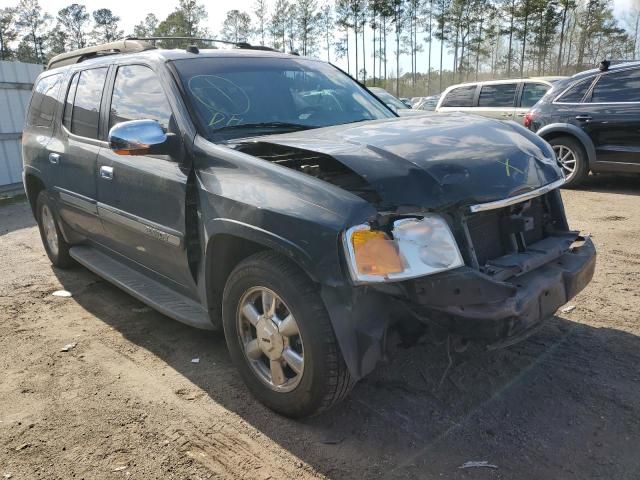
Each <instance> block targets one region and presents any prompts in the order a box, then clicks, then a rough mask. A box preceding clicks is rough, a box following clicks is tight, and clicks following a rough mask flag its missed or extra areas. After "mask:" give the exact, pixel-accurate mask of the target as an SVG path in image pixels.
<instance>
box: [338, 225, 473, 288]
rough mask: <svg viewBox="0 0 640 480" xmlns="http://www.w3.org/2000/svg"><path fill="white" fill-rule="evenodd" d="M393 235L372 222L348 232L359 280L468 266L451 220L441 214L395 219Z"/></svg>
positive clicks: (351, 264) (351, 261)
mask: <svg viewBox="0 0 640 480" xmlns="http://www.w3.org/2000/svg"><path fill="white" fill-rule="evenodd" d="M391 234H392V236H390V235H388V234H387V233H386V232H383V231H381V230H372V229H371V227H370V226H369V225H356V226H354V227H351V228H350V229H349V230H347V231H346V232H345V234H344V243H345V249H346V252H347V261H348V264H349V271H350V272H351V276H352V277H353V280H354V281H355V282H357V283H371V282H392V281H398V280H406V279H409V278H415V277H422V276H424V275H431V274H434V273H438V272H442V271H445V270H450V269H453V268H457V267H461V266H463V265H464V260H463V259H462V256H461V255H460V250H459V249H458V245H457V243H456V241H455V239H454V237H453V234H452V233H451V230H450V229H449V225H447V222H446V221H445V220H444V219H443V218H442V217H440V216H438V215H426V216H424V217H423V218H421V219H420V218H402V219H399V220H396V221H395V222H393V229H392V232H391Z"/></svg>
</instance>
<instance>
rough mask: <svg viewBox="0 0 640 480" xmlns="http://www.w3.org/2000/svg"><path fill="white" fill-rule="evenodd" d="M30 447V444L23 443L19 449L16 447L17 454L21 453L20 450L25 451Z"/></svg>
mask: <svg viewBox="0 0 640 480" xmlns="http://www.w3.org/2000/svg"><path fill="white" fill-rule="evenodd" d="M30 446H31V444H30V443H23V444H22V445H20V446H19V447H16V452H19V451H20V450H24V449H25V448H29V447H30Z"/></svg>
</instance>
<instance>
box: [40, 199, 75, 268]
mask: <svg viewBox="0 0 640 480" xmlns="http://www.w3.org/2000/svg"><path fill="white" fill-rule="evenodd" d="M36 218H37V219H38V228H39V229H40V237H41V238H42V244H43V245H44V249H45V251H46V252H47V256H48V257H49V260H51V263H52V264H53V266H54V267H59V268H69V267H72V266H73V265H74V262H73V259H72V258H71V256H70V255H69V248H70V245H69V244H68V243H67V242H66V240H65V239H64V237H63V236H62V232H61V231H60V227H58V222H57V221H56V216H55V214H54V209H53V206H52V204H51V200H50V199H49V195H48V193H47V191H46V190H42V191H41V192H40V193H39V194H38V198H37V200H36Z"/></svg>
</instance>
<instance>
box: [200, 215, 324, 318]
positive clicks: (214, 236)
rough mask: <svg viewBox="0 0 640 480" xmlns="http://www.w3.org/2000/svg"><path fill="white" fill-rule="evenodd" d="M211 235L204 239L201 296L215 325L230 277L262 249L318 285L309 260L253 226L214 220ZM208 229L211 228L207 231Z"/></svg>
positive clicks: (294, 249) (297, 248) (279, 239)
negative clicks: (293, 265)
mask: <svg viewBox="0 0 640 480" xmlns="http://www.w3.org/2000/svg"><path fill="white" fill-rule="evenodd" d="M208 225H209V226H210V227H211V226H212V227H213V228H212V229H213V230H214V232H209V233H211V234H210V235H208V237H207V243H206V248H205V282H204V288H205V289H206V291H205V292H202V293H203V296H204V298H206V299H207V305H208V308H209V311H210V312H211V316H212V321H213V322H214V323H217V322H219V321H220V320H221V318H222V317H221V315H222V293H223V291H224V288H225V285H226V283H227V279H228V278H229V275H230V274H231V272H232V271H233V269H234V268H235V267H236V265H238V264H239V263H240V262H241V261H242V260H244V259H245V258H247V257H249V256H251V255H253V254H255V253H258V252H261V251H265V250H271V251H274V252H277V253H280V254H281V255H283V256H284V257H286V258H288V259H290V260H291V261H293V262H294V263H295V264H296V265H297V266H298V267H300V269H301V270H302V271H304V272H305V273H306V274H307V276H308V277H309V278H310V279H311V280H312V281H313V282H317V278H316V277H315V275H314V273H313V269H312V265H311V258H310V257H309V256H308V255H307V254H306V252H304V251H303V250H302V249H300V247H298V246H297V245H295V244H293V243H292V242H290V241H288V240H286V239H284V238H282V237H279V236H277V235H275V234H273V233H271V232H267V231H265V230H262V229H260V228H258V227H255V226H253V225H248V224H244V223H241V222H238V221H235V220H231V219H214V220H213V221H212V222H210V223H209V224H208ZM207 230H211V228H207Z"/></svg>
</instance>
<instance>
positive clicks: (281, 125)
mask: <svg viewBox="0 0 640 480" xmlns="http://www.w3.org/2000/svg"><path fill="white" fill-rule="evenodd" d="M310 128H316V127H315V126H314V125H303V124H301V123H288V122H260V123H239V124H237V125H226V126H224V127H220V128H216V129H214V130H213V133H218V132H222V131H229V130H262V129H266V130H270V129H275V130H279V129H282V130H291V131H297V130H308V129H310Z"/></svg>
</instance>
